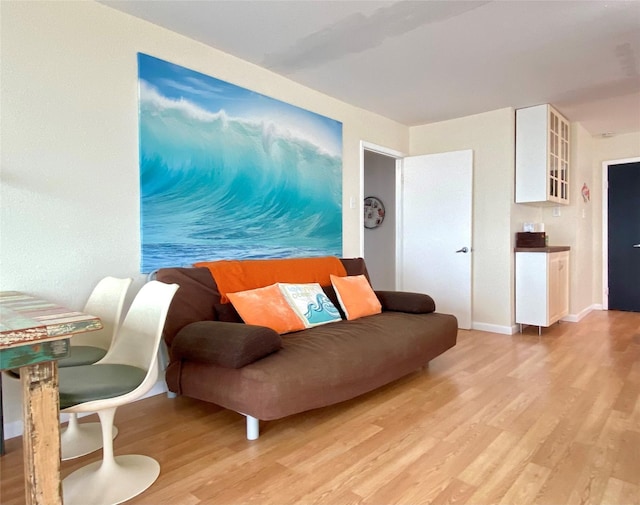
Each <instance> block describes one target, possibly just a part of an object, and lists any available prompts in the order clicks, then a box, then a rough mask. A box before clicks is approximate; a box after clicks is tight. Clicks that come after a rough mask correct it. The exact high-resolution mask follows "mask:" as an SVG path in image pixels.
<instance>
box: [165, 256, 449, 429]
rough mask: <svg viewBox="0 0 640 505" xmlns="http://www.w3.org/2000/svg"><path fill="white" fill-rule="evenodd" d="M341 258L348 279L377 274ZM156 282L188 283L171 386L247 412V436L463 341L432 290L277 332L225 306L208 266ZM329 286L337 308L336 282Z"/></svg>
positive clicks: (174, 314) (175, 329)
mask: <svg viewBox="0 0 640 505" xmlns="http://www.w3.org/2000/svg"><path fill="white" fill-rule="evenodd" d="M273 261H278V260H273ZM340 261H341V262H342V265H344V269H345V271H346V274H347V275H365V276H366V278H367V279H368V278H369V277H368V273H367V269H366V265H365V262H364V260H363V259H362V258H353V259H341V260H340ZM156 278H157V279H158V280H160V281H163V282H167V283H174V282H175V283H177V284H179V285H180V289H179V290H178V291H177V293H176V295H175V297H174V299H173V302H172V304H171V307H170V309H169V314H168V316H167V320H166V324H165V328H164V340H165V342H166V344H167V347H168V351H169V364H168V367H167V369H166V381H167V386H168V388H169V391H171V392H174V393H177V394H181V395H185V396H189V397H192V398H197V399H200V400H204V401H207V402H212V403H215V404H217V405H220V406H222V407H225V408H227V409H231V410H234V411H236V412H239V413H242V414H244V415H245V416H247V438H249V439H255V438H258V432H259V420H273V419H279V418H282V417H285V416H288V415H291V414H296V413H299V412H304V411H307V410H310V409H315V408H319V407H324V406H327V405H331V404H335V403H337V402H341V401H345V400H348V399H351V398H354V397H356V396H358V395H361V394H363V393H367V392H369V391H372V390H373V389H375V388H378V387H380V386H382V385H384V384H387V383H389V382H391V381H394V380H396V379H399V378H400V377H403V376H404V375H407V374H409V373H411V372H413V371H415V370H417V369H419V368H420V367H423V366H425V365H426V364H427V363H428V362H429V360H431V359H433V358H435V357H436V356H438V355H440V354H441V353H443V352H444V351H446V350H447V349H449V348H451V347H453V346H454V345H455V344H456V337H457V330H458V325H457V320H456V318H455V317H454V316H452V315H448V314H440V313H437V312H435V303H434V301H433V299H432V298H431V297H430V296H428V295H426V294H417V293H406V292H396V291H376V292H375V294H376V296H377V298H378V299H379V301H380V303H381V305H382V312H381V313H379V314H375V315H370V316H366V317H360V318H358V319H355V320H345V319H343V320H340V321H338V322H333V323H330V324H323V325H320V326H315V327H312V328H307V329H304V330H302V331H296V332H293V333H287V334H284V335H279V334H278V333H276V332H275V331H274V330H271V329H270V328H266V327H263V326H254V325H248V324H244V323H243V322H242V319H241V318H240V317H239V316H238V314H237V312H236V311H235V310H234V308H233V306H232V305H231V304H230V303H221V294H220V292H219V290H218V286H217V284H216V282H215V280H214V278H213V276H212V274H211V272H210V271H209V269H207V268H204V267H191V268H164V269H160V270H158V272H157V273H156ZM322 289H323V290H324V292H325V293H326V295H327V296H328V297H329V299H330V300H331V301H332V302H333V303H334V305H335V306H336V307H338V308H339V302H338V300H337V297H336V293H335V291H334V289H333V287H332V286H331V285H328V286H324V285H323V286H322Z"/></svg>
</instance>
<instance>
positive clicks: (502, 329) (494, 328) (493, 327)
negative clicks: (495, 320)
mask: <svg viewBox="0 0 640 505" xmlns="http://www.w3.org/2000/svg"><path fill="white" fill-rule="evenodd" d="M471 328H472V329H474V330H479V331H488V332H490V333H500V334H502V335H513V334H514V333H516V331H517V326H501V325H499V324H490V323H479V322H475V321H474V322H473V323H472V324H471Z"/></svg>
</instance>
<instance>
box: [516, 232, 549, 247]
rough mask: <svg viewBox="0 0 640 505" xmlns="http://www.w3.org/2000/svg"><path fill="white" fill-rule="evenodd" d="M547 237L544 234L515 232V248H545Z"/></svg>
mask: <svg viewBox="0 0 640 505" xmlns="http://www.w3.org/2000/svg"><path fill="white" fill-rule="evenodd" d="M546 245H547V237H546V233H545V232H543V231H542V232H531V231H526V232H517V233H516V247H545V246H546Z"/></svg>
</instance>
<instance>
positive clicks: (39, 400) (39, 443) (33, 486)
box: [20, 361, 62, 505]
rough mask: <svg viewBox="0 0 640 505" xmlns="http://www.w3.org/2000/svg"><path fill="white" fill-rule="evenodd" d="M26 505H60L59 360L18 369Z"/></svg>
mask: <svg viewBox="0 0 640 505" xmlns="http://www.w3.org/2000/svg"><path fill="white" fill-rule="evenodd" d="M20 379H21V381H22V398H23V407H22V408H23V419H24V435H23V448H24V460H25V470H24V472H25V473H24V478H25V491H26V499H27V505H62V485H61V483H60V423H59V401H60V400H59V397H58V363H57V362H56V361H49V362H45V363H38V364H36V365H30V366H26V367H23V368H21V369H20Z"/></svg>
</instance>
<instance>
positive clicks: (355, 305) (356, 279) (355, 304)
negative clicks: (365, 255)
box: [331, 275, 382, 321]
mask: <svg viewBox="0 0 640 505" xmlns="http://www.w3.org/2000/svg"><path fill="white" fill-rule="evenodd" d="M331 284H333V288H334V289H335V290H336V295H338V301H339V302H340V305H341V306H342V310H343V311H344V313H345V315H346V316H347V319H348V320H349V321H351V320H353V319H358V318H359V317H363V316H371V315H373V314H380V312H382V305H381V304H380V300H378V297H377V296H376V294H375V293H374V292H373V289H371V284H369V281H368V280H367V278H366V277H365V276H364V275H347V276H346V277H337V276H335V275H332V276H331Z"/></svg>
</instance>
